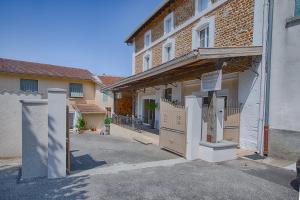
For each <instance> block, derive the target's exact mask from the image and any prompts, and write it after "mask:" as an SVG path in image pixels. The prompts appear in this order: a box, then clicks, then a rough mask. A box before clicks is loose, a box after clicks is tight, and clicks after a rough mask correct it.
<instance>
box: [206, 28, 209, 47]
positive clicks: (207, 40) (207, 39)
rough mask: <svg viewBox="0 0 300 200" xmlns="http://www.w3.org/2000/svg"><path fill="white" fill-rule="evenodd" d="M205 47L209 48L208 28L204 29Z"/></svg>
mask: <svg viewBox="0 0 300 200" xmlns="http://www.w3.org/2000/svg"><path fill="white" fill-rule="evenodd" d="M206 47H209V27H207V28H206Z"/></svg>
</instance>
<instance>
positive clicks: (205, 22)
mask: <svg viewBox="0 0 300 200" xmlns="http://www.w3.org/2000/svg"><path fill="white" fill-rule="evenodd" d="M207 27H208V31H209V34H208V35H209V37H208V41H209V43H208V46H207V47H206V48H212V47H214V39H215V38H214V37H215V36H214V35H215V17H214V16H211V17H204V18H201V20H200V21H199V22H198V23H197V24H196V26H195V27H194V28H193V29H192V49H193V50H194V49H198V48H200V44H199V37H198V32H199V31H201V30H203V29H205V28H207Z"/></svg>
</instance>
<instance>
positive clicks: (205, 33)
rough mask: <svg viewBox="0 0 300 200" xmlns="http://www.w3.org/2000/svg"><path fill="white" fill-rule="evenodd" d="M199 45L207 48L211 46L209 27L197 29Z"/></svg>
mask: <svg viewBox="0 0 300 200" xmlns="http://www.w3.org/2000/svg"><path fill="white" fill-rule="evenodd" d="M197 39H198V46H199V47H200V48H207V47H208V46H209V28H208V27H206V28H203V29H201V30H198V31H197Z"/></svg>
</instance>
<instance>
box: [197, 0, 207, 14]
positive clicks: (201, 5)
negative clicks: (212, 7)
mask: <svg viewBox="0 0 300 200" xmlns="http://www.w3.org/2000/svg"><path fill="white" fill-rule="evenodd" d="M197 3H198V6H197V11H198V12H199V13H200V12H202V11H203V10H205V9H207V8H208V3H209V0H197Z"/></svg>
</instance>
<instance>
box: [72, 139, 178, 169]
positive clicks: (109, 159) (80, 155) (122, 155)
mask: <svg viewBox="0 0 300 200" xmlns="http://www.w3.org/2000/svg"><path fill="white" fill-rule="evenodd" d="M70 136H71V153H72V157H71V171H72V173H77V172H79V171H82V170H88V169H92V168H95V167H108V166H111V165H120V164H124V163H142V162H149V161H159V160H168V159H174V158H177V157H178V156H177V155H175V154H172V153H170V152H167V151H164V150H161V149H160V148H159V147H158V146H156V145H152V144H149V145H144V144H141V143H139V142H136V141H133V140H130V139H126V138H120V137H115V136H111V135H99V134H71V135H70Z"/></svg>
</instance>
